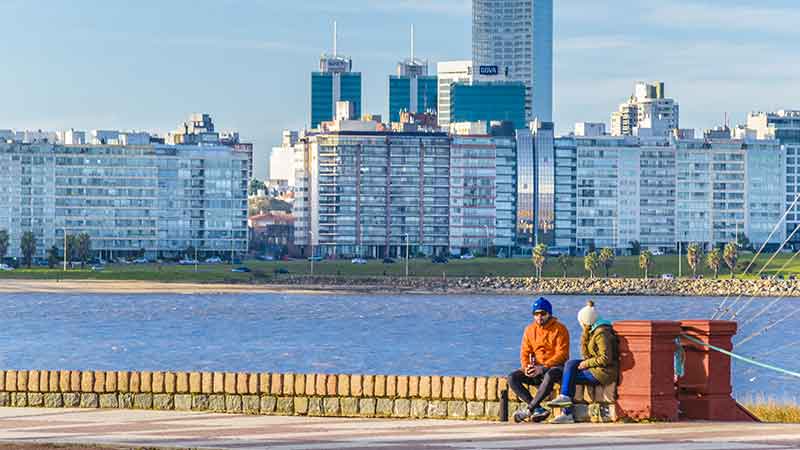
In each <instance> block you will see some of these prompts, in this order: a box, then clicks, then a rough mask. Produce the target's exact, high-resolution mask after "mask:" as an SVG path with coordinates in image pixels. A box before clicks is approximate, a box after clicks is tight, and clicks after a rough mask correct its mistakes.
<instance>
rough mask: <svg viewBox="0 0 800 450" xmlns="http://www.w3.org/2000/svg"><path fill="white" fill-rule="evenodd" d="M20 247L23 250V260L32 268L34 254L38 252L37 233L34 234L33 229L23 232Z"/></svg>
mask: <svg viewBox="0 0 800 450" xmlns="http://www.w3.org/2000/svg"><path fill="white" fill-rule="evenodd" d="M19 249H20V250H21V252H22V261H23V262H24V263H25V265H26V266H28V269H30V268H31V264H32V262H33V255H35V254H36V235H34V234H33V232H32V231H26V232H24V233H22V238H21V239H20V242H19Z"/></svg>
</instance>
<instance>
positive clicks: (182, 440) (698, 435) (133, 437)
mask: <svg viewBox="0 0 800 450" xmlns="http://www.w3.org/2000/svg"><path fill="white" fill-rule="evenodd" d="M534 437H535V438H536V439H535V440H534ZM2 442H17V443H27V444H30V443H81V444H96V445H108V446H111V447H144V446H146V447H151V448H152V447H159V448H211V449H236V450H247V449H264V448H270V449H282V450H294V449H298V450H299V449H348V450H355V449H363V448H382V449H392V450H395V449H421V448H425V449H523V448H539V449H558V450H585V449H587V448H606V449H624V450H638V449H647V450H662V449H663V450H717V449H719V450H723V449H724V450H762V449H765V450H766V449H781V450H783V449H798V448H800V424H798V425H783V424H741V423H707V422H706V423H703V422H700V423H657V424H625V425H623V424H578V425H538V424H521V425H516V424H509V423H491V422H468V421H447V420H387V419H341V418H312V417H281V416H241V415H230V414H209V413H190V412H158V411H136V410H97V409H63V408H59V409H45V408H0V443H2Z"/></svg>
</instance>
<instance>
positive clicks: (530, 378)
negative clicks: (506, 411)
mask: <svg viewBox="0 0 800 450" xmlns="http://www.w3.org/2000/svg"><path fill="white" fill-rule="evenodd" d="M531 310H532V313H533V322H532V323H531V324H530V325H528V326H527V327H526V328H525V333H524V334H523V335H522V344H521V346H520V352H519V359H520V367H521V369H518V370H515V371H514V372H512V373H511V374H510V375H509V376H508V385H509V387H510V388H511V389H512V390H513V391H514V393H516V394H517V397H519V398H520V400H522V401H524V402H525V403H527V404H528V406H527V407H523V408H521V409H520V410H519V411H517V412H516V413H515V414H514V421H515V422H517V423H519V422H523V421H525V420H528V419H531V420H533V421H534V422H541V421H543V420H545V419H546V418H547V417H548V416H549V415H550V411H549V410H547V409H544V408H542V407H541V405H540V404H541V402H542V400H544V399H545V398H546V397H547V396H549V395H550V393H551V392H552V391H553V384H555V383H556V382H557V381H559V380H561V376H562V374H563V364H564V362H565V361H566V360H567V359H568V358H569V332H568V331H567V327H565V326H564V324H562V323H561V322H559V321H558V319H556V318H555V317H553V307H552V305H551V304H550V302H549V301H547V299H546V298H544V297H540V298H539V299H538V300H536V301H535V302H534V303H533V306H532V307H531ZM525 384H527V385H534V386H538V389H537V390H536V396H535V397H534V396H531V393H530V392H528V389H527V388H526V387H525V386H523V385H525Z"/></svg>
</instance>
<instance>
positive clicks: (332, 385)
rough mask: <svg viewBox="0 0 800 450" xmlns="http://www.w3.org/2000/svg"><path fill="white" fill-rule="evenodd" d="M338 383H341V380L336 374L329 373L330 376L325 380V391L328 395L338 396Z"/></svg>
mask: <svg viewBox="0 0 800 450" xmlns="http://www.w3.org/2000/svg"><path fill="white" fill-rule="evenodd" d="M337 384H339V380H338V378H337V377H336V375H328V378H327V379H326V381H325V392H326V395H328V397H336V385H337Z"/></svg>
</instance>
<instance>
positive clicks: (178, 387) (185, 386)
mask: <svg viewBox="0 0 800 450" xmlns="http://www.w3.org/2000/svg"><path fill="white" fill-rule="evenodd" d="M189 375H190V374H189V373H187V372H175V392H176V393H179V394H188V393H190V392H192V391H191V384H190V383H189ZM197 392H200V377H199V376H198V377H197ZM190 403H191V402H190Z"/></svg>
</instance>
